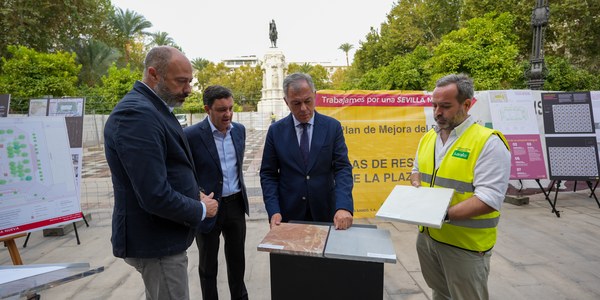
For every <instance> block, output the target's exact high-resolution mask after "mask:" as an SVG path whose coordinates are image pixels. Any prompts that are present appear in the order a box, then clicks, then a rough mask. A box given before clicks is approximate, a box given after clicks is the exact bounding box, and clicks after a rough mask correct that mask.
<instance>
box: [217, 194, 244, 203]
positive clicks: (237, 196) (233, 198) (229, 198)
mask: <svg viewBox="0 0 600 300" xmlns="http://www.w3.org/2000/svg"><path fill="white" fill-rule="evenodd" d="M238 199H242V192H237V193H235V194H233V195H229V196H227V197H222V198H221V201H222V202H225V203H228V202H231V201H236V200H238Z"/></svg>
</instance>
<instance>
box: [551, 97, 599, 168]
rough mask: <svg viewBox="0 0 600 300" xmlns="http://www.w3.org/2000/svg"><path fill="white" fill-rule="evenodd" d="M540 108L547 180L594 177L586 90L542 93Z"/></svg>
mask: <svg viewBox="0 0 600 300" xmlns="http://www.w3.org/2000/svg"><path fill="white" fill-rule="evenodd" d="M542 107H543V118H544V130H545V134H546V135H545V138H546V152H547V153H548V171H549V175H550V179H552V180H555V179H556V180H596V179H598V178H599V177H598V144H597V140H596V130H595V124H594V116H593V113H592V102H591V97H590V93H589V92H564V93H558V92H556V93H542Z"/></svg>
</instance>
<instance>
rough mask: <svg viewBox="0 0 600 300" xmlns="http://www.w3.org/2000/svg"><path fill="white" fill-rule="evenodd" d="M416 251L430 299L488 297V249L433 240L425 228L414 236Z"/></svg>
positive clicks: (459, 299)
mask: <svg viewBox="0 0 600 300" xmlns="http://www.w3.org/2000/svg"><path fill="white" fill-rule="evenodd" d="M417 254H418V256H419V263H420V264H421V272H422V273H423V277H424V278H425V282H427V285H428V286H429V287H430V288H431V289H432V290H433V300H442V299H452V300H461V299H464V300H474V299H484V300H487V299H489V295H488V286H487V281H488V275H489V273H490V257H491V255H492V253H491V251H488V252H486V253H477V252H472V251H468V250H463V249H460V248H457V247H453V246H450V245H446V244H443V243H439V242H436V241H434V240H433V239H432V238H431V237H430V236H429V234H428V233H427V228H425V231H424V232H423V233H419V236H418V237H417Z"/></svg>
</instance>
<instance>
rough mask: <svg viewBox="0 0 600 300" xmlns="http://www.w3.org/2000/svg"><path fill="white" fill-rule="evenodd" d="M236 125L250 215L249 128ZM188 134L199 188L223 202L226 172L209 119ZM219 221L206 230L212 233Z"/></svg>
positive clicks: (234, 130) (209, 223) (237, 153)
mask: <svg viewBox="0 0 600 300" xmlns="http://www.w3.org/2000/svg"><path fill="white" fill-rule="evenodd" d="M232 124H233V127H232V128H231V139H232V141H233V147H234V148H235V157H236V159H237V174H238V178H239V179H240V185H241V189H242V195H243V197H244V207H245V212H246V214H248V194H247V193H246V185H245V184H244V174H243V170H242V167H243V165H242V164H243V159H244V152H245V151H246V128H244V125H242V124H240V123H232ZM184 133H185V135H186V137H187V139H188V143H189V144H190V149H191V150H192V157H193V158H194V163H195V165H196V174H198V185H199V186H200V187H202V188H203V189H204V191H205V193H206V194H210V193H212V192H214V193H215V194H214V198H215V199H221V196H222V195H221V192H222V191H223V170H222V169H221V161H220V160H219V152H218V151H217V145H216V144H215V139H214V137H213V133H212V131H211V128H210V124H209V123H208V117H206V118H205V119H204V120H202V122H200V123H198V124H195V125H193V126H190V127H188V128H186V129H185V130H184ZM216 219H217V216H215V217H213V218H210V219H209V220H207V223H206V224H205V225H203V226H202V227H203V228H202V231H203V232H208V231H210V230H211V229H212V227H213V226H214V224H215V221H216Z"/></svg>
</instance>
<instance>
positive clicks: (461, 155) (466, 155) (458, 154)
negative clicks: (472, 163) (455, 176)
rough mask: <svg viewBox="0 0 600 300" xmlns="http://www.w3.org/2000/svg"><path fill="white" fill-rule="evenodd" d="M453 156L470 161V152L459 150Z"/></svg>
mask: <svg viewBox="0 0 600 300" xmlns="http://www.w3.org/2000/svg"><path fill="white" fill-rule="evenodd" d="M452 156H454V157H458V158H462V159H469V152H467V151H461V150H458V149H457V150H454V153H452Z"/></svg>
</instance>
